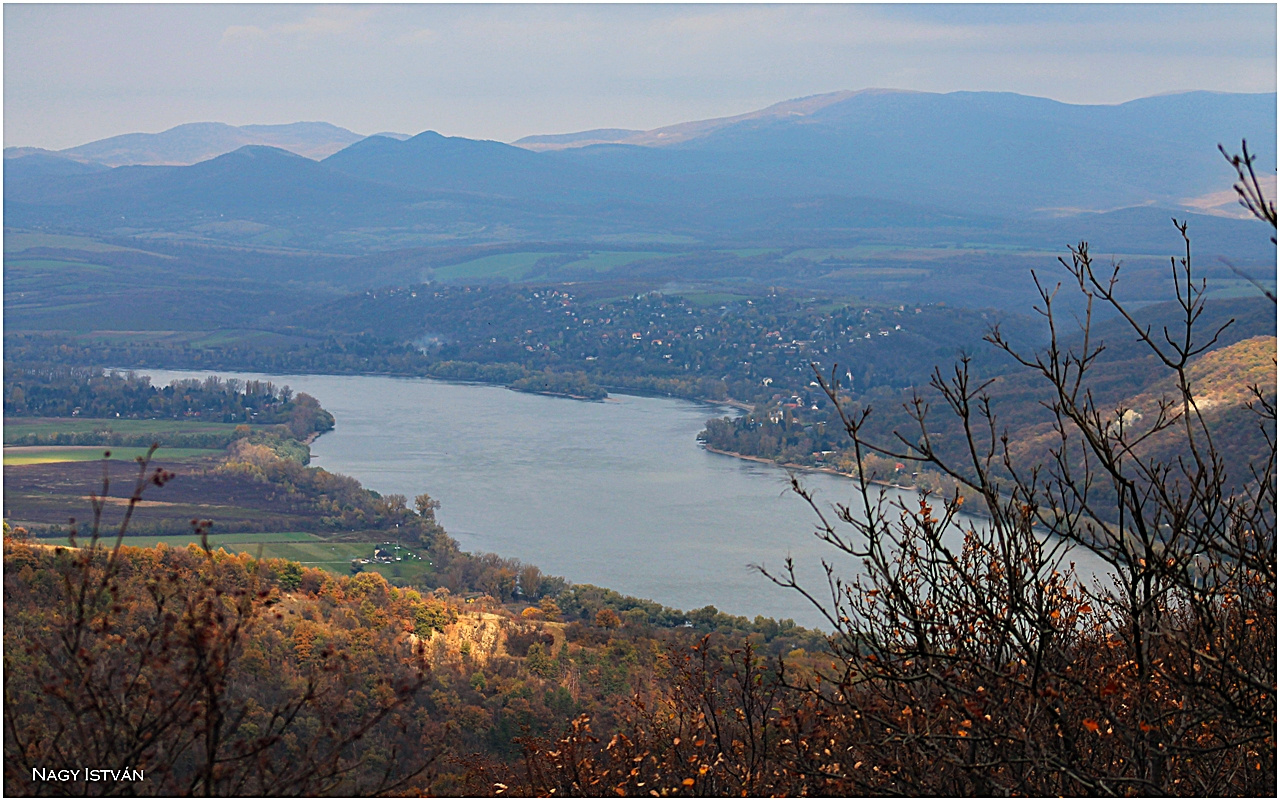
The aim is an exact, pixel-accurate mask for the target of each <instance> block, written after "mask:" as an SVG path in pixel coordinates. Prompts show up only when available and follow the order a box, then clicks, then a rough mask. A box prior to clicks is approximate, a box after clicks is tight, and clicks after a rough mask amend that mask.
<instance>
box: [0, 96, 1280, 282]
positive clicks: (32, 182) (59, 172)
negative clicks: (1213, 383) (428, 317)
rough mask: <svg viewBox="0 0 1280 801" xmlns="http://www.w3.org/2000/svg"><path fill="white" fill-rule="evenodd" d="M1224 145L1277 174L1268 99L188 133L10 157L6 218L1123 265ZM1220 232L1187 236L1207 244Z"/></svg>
mask: <svg viewBox="0 0 1280 801" xmlns="http://www.w3.org/2000/svg"><path fill="white" fill-rule="evenodd" d="M1244 138H1247V139H1248V140H1249V142H1250V147H1251V150H1253V151H1254V152H1256V153H1257V155H1258V158H1259V162H1258V163H1259V166H1260V168H1261V170H1262V172H1263V173H1264V174H1267V175H1269V174H1270V173H1271V172H1273V171H1274V167H1275V163H1276V153H1275V151H1276V95H1275V94H1274V93H1272V94H1225V93H1210V92H1191V93H1185V94H1177V95H1166V96H1159V97H1151V98H1144V99H1141V100H1135V101H1132V102H1129V103H1123V104H1120V105H1113V106H1100V105H1092V106H1091V105H1070V104H1065V103H1059V102H1056V101H1052V100H1047V99H1044V98H1036V97H1027V96H1023V95H1016V94H1008V93H989V92H954V93H949V94H935V93H927V92H899V91H888V90H867V91H861V92H837V93H833V94H827V95H817V96H814V97H809V98H801V99H797V100H792V101H787V102H785V103H780V104H777V105H774V106H771V107H769V108H766V109H762V110H760V111H757V112H753V113H750V114H744V115H739V116H736V117H728V118H722V119H715V120H703V121H697V122H690V123H685V124H682V125H677V126H670V127H667V128H661V129H657V130H654V131H632V130H622V129H600V130H594V131H583V132H579V133H574V134H563V135H550V136H540V137H527V138H525V139H522V140H519V141H517V142H516V143H515V144H504V143H500V142H493V141H481V140H472V139H465V138H461V137H448V136H442V135H440V134H438V133H435V132H432V131H427V132H424V133H421V134H418V135H417V136H413V137H408V138H401V137H399V136H394V135H375V136H371V137H360V136H359V135H357V134H354V133H352V132H351V131H347V130H345V129H341V128H337V127H336V126H331V125H328V124H326V123H298V124H295V125H287V126H243V127H239V128H236V127H233V126H226V125H220V124H217V123H200V124H194V125H188V126H179V127H178V128H175V129H172V130H170V131H166V132H164V133H162V134H130V135H126V136H122V137H112V138H111V139H106V140H102V141H99V142H94V143H90V144H87V145H82V146H80V147H78V148H71V149H69V150H67V151H59V152H57V153H54V152H50V151H42V152H30V151H29V150H25V151H12V152H11V151H6V157H7V158H6V160H5V217H6V225H7V226H18V227H24V228H32V229H42V230H57V231H66V232H80V233H91V234H96V235H113V236H119V235H133V234H139V233H142V234H146V235H148V236H168V237H178V238H181V239H202V240H210V241H220V240H228V239H229V240H233V241H237V240H243V239H244V236H245V232H246V231H252V232H255V233H254V234H253V236H260V235H261V233H262V232H263V231H264V230H269V231H270V232H271V239H272V241H274V242H276V243H279V244H287V245H289V246H292V247H304V248H319V249H339V250H369V249H374V250H376V249H382V248H386V247H388V246H399V245H403V244H404V243H406V242H410V243H414V244H419V245H424V244H431V243H440V242H449V243H457V242H500V241H546V240H556V239H561V240H563V239H579V240H581V239H586V240H594V241H603V240H608V241H628V240H630V241H649V242H653V241H681V242H708V243H715V242H720V243H723V242H727V241H734V242H742V243H760V244H767V243H769V242H786V243H790V244H800V245H803V244H806V243H808V244H812V245H816V244H833V243H838V242H845V243H853V242H857V243H868V242H882V243H889V244H897V245H899V246H905V245H912V244H914V245H920V244H922V243H936V242H937V241H938V240H942V241H951V242H961V243H963V242H969V243H972V242H985V243H988V244H1018V245H1021V246H1040V245H1048V244H1051V245H1053V246H1054V247H1060V246H1061V244H1062V243H1061V242H1060V241H1058V240H1057V237H1058V235H1059V231H1060V230H1061V229H1062V227H1063V226H1062V224H1061V223H1062V221H1066V220H1071V219H1074V218H1078V217H1080V215H1087V217H1088V220H1089V221H1090V223H1089V224H1091V225H1092V224H1095V223H1097V222H1099V221H1100V220H1103V218H1105V220H1106V224H1110V225H1111V226H1112V227H1113V228H1116V230H1117V232H1118V233H1119V234H1120V235H1119V236H1118V238H1117V240H1116V241H1115V243H1114V247H1115V250H1116V252H1128V251H1129V250H1132V249H1133V248H1141V247H1144V246H1145V245H1143V243H1142V239H1143V234H1142V233H1141V232H1140V231H1138V230H1136V227H1135V230H1134V232H1133V233H1132V235H1130V234H1127V233H1125V230H1126V229H1127V228H1128V225H1129V223H1128V222H1125V221H1126V220H1128V221H1130V222H1137V221H1139V220H1142V221H1144V223H1143V224H1145V221H1146V220H1148V219H1155V220H1158V219H1162V218H1163V219H1166V220H1167V218H1168V216H1170V214H1171V213H1177V214H1182V215H1185V214H1187V213H1188V212H1198V211H1203V210H1205V209H1211V210H1212V206H1213V203H1210V202H1206V201H1204V198H1206V197H1215V196H1217V197H1222V198H1223V199H1226V200H1229V199H1230V198H1229V196H1223V195H1221V193H1223V192H1224V191H1226V190H1229V188H1230V184H1231V180H1232V178H1233V177H1234V175H1233V173H1232V172H1231V170H1230V168H1229V167H1228V166H1227V165H1226V164H1225V162H1224V161H1223V158H1222V156H1221V154H1220V153H1219V152H1218V149H1217V148H1218V145H1219V144H1222V145H1225V146H1226V147H1227V148H1228V149H1230V150H1238V148H1239V143H1240V140H1241V139H1244ZM247 139H253V140H254V141H253V142H252V143H245V140H247ZM220 149H223V150H224V152H222V153H219V154H217V155H215V156H214V157H212V158H207V159H204V160H200V161H198V163H194V164H181V163H180V162H182V161H183V160H185V159H189V158H192V157H193V154H198V153H212V152H214V151H217V150H220ZM226 151H230V152H226ZM130 160H133V162H134V163H132V164H127V165H126V162H129V161H130ZM156 164H168V165H169V166H154V165H156ZM113 165H126V166H113ZM139 165H151V166H139ZM174 165H176V166H174ZM1232 209H1234V205H1233V204H1230V203H1228V204H1227V205H1225V206H1221V205H1220V206H1219V208H1218V209H1217V210H1218V211H1230V210H1232ZM1117 221H1119V222H1117ZM1232 224H1233V221H1230V220H1227V219H1219V220H1216V221H1213V220H1212V219H1210V221H1208V222H1204V223H1202V224H1201V226H1200V227H1201V228H1202V229H1213V230H1217V231H1219V233H1211V234H1210V236H1219V237H1220V238H1221V239H1222V241H1223V243H1224V247H1225V245H1226V244H1229V243H1230V241H1231V240H1232V239H1233V238H1234V236H1235V235H1234V234H1233V233H1232V228H1231V226H1232ZM1215 226H1217V228H1215ZM1068 227H1070V226H1068ZM1076 227H1080V226H1076ZM1103 227H1106V226H1105V224H1104V226H1103ZM1068 241H1071V240H1070V239H1069V240H1068ZM1127 249H1128V250H1127ZM1226 252H1227V253H1228V254H1231V253H1233V251H1231V250H1230V249H1229V248H1228V249H1227V250H1226ZM1235 255H1237V256H1240V255H1243V254H1240V253H1236V254H1235ZM1249 255H1250V256H1251V257H1252V256H1257V255H1258V254H1256V253H1251V254H1249ZM1265 255H1266V254H1263V256H1265ZM1270 257H1271V258H1274V252H1272V253H1271V254H1270Z"/></svg>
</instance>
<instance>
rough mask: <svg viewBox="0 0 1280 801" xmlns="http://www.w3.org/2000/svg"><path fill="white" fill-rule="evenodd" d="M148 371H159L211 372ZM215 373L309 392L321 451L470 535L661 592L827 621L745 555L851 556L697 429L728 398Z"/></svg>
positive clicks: (820, 577)
mask: <svg viewBox="0 0 1280 801" xmlns="http://www.w3.org/2000/svg"><path fill="white" fill-rule="evenodd" d="M139 372H144V373H146V374H148V375H150V376H151V377H152V382H153V383H154V384H167V383H169V382H170V381H172V380H174V379H176V378H189V377H201V378H202V377H204V376H205V375H207V373H193V372H189V371H172V370H146V371H139ZM219 375H221V376H223V377H224V378H230V377H236V378H258V379H262V380H271V381H274V382H275V383H276V384H278V385H279V384H287V385H289V386H290V387H292V388H293V389H294V390H297V391H302V392H306V393H308V394H310V395H313V396H315V397H316V398H317V399H318V400H319V401H320V404H321V405H322V406H323V407H324V408H325V409H328V410H329V411H330V412H332V413H333V415H334V417H335V418H336V419H337V425H336V427H335V428H334V430H333V431H330V432H328V433H326V434H324V435H323V436H321V437H319V438H318V439H317V440H316V441H315V442H314V443H313V444H312V446H311V452H312V464H314V465H317V466H320V467H324V468H325V469H327V470H330V471H332V472H336V473H343V474H345V475H349V476H352V477H354V478H356V479H358V480H359V481H360V482H361V483H363V484H364V485H365V486H366V487H369V488H371V489H374V490H377V491H378V492H380V493H383V494H388V493H401V494H403V495H405V496H407V497H408V498H410V499H412V498H413V497H414V496H415V495H417V494H419V493H421V492H427V493H430V495H431V496H432V497H433V498H435V499H437V500H439V501H440V503H441V508H440V511H439V513H438V518H439V520H440V522H441V523H442V524H443V525H444V527H445V528H446V529H447V530H448V532H449V533H450V534H451V535H452V536H453V537H454V538H456V539H457V540H458V542H459V543H460V544H461V545H462V547H463V548H464V549H466V550H471V551H492V552H494V553H497V554H500V555H502V556H514V557H517V558H519V559H521V560H523V561H526V562H530V563H533V564H536V565H538V566H539V567H540V568H542V570H543V572H546V573H551V574H555V575H562V576H564V577H565V578H567V579H569V580H570V581H573V582H576V583H590V584H598V585H601V586H605V587H609V588H611V589H615V590H617V591H619V592H622V593H625V594H628V595H636V596H639V597H642V598H651V599H653V600H655V601H658V602H660V603H662V604H665V605H667V606H674V607H677V608H681V609H694V608H699V607H703V606H706V605H709V604H710V605H714V606H715V607H717V608H718V609H720V610H721V611H725V612H729V613H732V614H736V615H747V616H749V617H754V616H756V615H765V616H767V617H775V618H792V619H794V620H795V621H796V622H798V623H801V624H803V625H809V626H819V625H822V619H821V617H820V615H819V614H818V613H817V612H816V611H815V610H814V609H813V608H812V607H811V606H810V605H809V603H808V602H807V601H805V600H804V599H803V598H802V597H801V596H800V595H799V594H798V593H796V592H795V591H792V590H785V589H782V588H779V587H776V586H774V585H773V584H771V583H770V582H769V580H768V579H766V578H765V577H764V576H762V575H761V574H760V572H759V571H758V570H756V569H754V568H753V567H751V566H752V565H761V566H763V567H765V568H768V569H770V570H772V571H781V569H782V566H783V562H784V560H785V559H786V557H787V556H788V555H790V556H791V557H792V558H793V559H794V560H795V562H796V564H797V570H798V572H799V573H800V575H801V577H802V578H803V579H804V580H805V583H806V586H812V587H813V588H814V589H815V590H818V589H821V588H822V587H823V586H825V576H824V573H823V569H822V566H821V562H822V560H823V559H824V558H826V559H829V560H835V563H836V565H837V569H838V571H839V572H840V574H842V575H846V576H852V575H853V574H854V573H855V572H856V569H857V565H855V564H851V563H850V561H849V560H848V559H847V558H844V559H843V560H842V558H841V555H840V554H839V553H837V552H836V551H835V550H834V549H833V548H831V546H829V545H826V544H824V543H822V542H819V541H818V540H817V538H816V537H815V536H814V535H813V530H814V529H813V524H814V517H813V513H812V511H811V510H810V509H809V508H808V506H807V505H806V504H805V503H804V501H803V500H801V499H800V498H799V497H797V496H795V495H794V494H793V493H792V492H791V491H790V489H789V487H788V476H787V472H786V471H784V470H782V469H779V468H777V467H773V466H771V465H765V464H760V463H755V462H749V461H744V460H741V459H736V458H734V457H730V456H722V455H719V454H714V453H709V452H707V451H705V450H703V449H702V448H701V447H700V446H699V445H698V443H697V441H696V436H697V433H698V432H699V431H700V430H701V429H702V427H703V425H704V423H705V422H706V420H707V418H708V417H713V416H720V415H726V414H733V413H734V412H733V410H731V409H728V408H724V407H716V406H710V405H706V404H699V403H693V402H689V401H683V400H674V399H668V398H647V397H636V396H630V395H614V396H612V397H611V398H610V400H608V401H605V402H601V403H590V402H584V401H575V400H569V399H564V398H552V397H546V396H542V395H532V394H527V393H521V392H513V391H511V390H507V389H503V388H501V387H494V386H486V385H477V384H458V383H450V382H443V381H435V380H431V379H424V378H389V377H379V376H313V375H307V376H303V375H262V374H252V373H229V372H221V373H219ZM802 481H803V483H804V484H805V485H806V486H807V487H809V488H810V489H812V490H813V491H814V492H815V493H816V495H817V499H818V500H819V501H820V502H821V503H822V504H824V505H825V506H830V505H831V504H832V503H835V502H845V503H849V502H852V501H853V499H854V484H853V482H851V481H849V480H848V479H845V478H841V477H839V476H832V475H827V474H819V473H809V474H805V475H804V476H803V477H802ZM823 627H824V628H825V626H823Z"/></svg>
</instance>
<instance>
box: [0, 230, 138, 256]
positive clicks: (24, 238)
mask: <svg viewBox="0 0 1280 801" xmlns="http://www.w3.org/2000/svg"><path fill="white" fill-rule="evenodd" d="M35 248H50V249H52V250H79V251H83V252H85V253H119V252H140V251H137V250H136V249H135V248H126V247H121V246H120V245H110V244H107V243H106V242H99V241H97V240H96V239H90V238H89V237H86V236H70V235H67V234H43V233H25V232H23V233H19V232H13V233H9V232H6V233H5V235H4V252H5V253H22V252H24V251H27V250H33V249H35Z"/></svg>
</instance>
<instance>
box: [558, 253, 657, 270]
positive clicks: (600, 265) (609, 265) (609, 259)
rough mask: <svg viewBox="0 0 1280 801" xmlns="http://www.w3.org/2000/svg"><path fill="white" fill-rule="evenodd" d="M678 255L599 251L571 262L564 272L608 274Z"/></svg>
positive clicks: (564, 268) (565, 266)
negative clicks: (578, 271)
mask: <svg viewBox="0 0 1280 801" xmlns="http://www.w3.org/2000/svg"><path fill="white" fill-rule="evenodd" d="M674 255H676V254H673V253H663V252H660V251H652V250H649V251H597V252H592V253H588V254H587V257H586V258H585V259H578V260H577V261H571V262H569V263H568V264H566V265H564V267H562V268H561V269H563V270H594V271H595V272H598V273H601V272H607V271H609V270H613V269H616V268H618V267H625V266H626V265H628V264H634V263H635V262H638V261H650V260H654V259H664V258H670V257H672V256H674Z"/></svg>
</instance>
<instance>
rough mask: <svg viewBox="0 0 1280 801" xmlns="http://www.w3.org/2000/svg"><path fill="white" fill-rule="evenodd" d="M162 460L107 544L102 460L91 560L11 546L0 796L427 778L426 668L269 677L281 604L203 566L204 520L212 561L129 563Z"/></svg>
mask: <svg viewBox="0 0 1280 801" xmlns="http://www.w3.org/2000/svg"><path fill="white" fill-rule="evenodd" d="M154 451H155V447H154V446H153V447H152V449H151V451H150V452H149V453H148V454H147V456H146V457H145V458H143V457H139V459H138V463H139V465H138V474H137V479H136V483H135V487H134V490H133V493H132V495H131V496H130V497H129V500H128V503H127V507H126V511H125V514H124V517H123V520H122V521H121V523H120V524H119V526H118V529H117V531H116V532H115V535H114V542H113V543H111V544H110V545H108V546H106V547H103V545H102V542H101V540H102V527H103V524H102V513H103V508H104V505H105V503H106V499H108V497H109V496H108V492H107V491H108V489H109V486H110V483H109V481H110V480H109V476H107V475H106V461H105V460H104V476H103V484H102V492H101V494H100V495H93V496H91V501H92V504H93V520H92V525H91V529H90V532H89V537H88V542H87V543H85V544H84V547H81V548H79V549H74V550H73V549H66V548H57V549H53V548H49V547H47V546H40V545H35V544H31V543H24V542H20V541H6V551H8V552H7V553H6V566H7V567H8V568H9V569H10V570H12V571H13V572H15V573H16V574H17V575H13V576H12V577H11V576H6V582H5V610H6V619H5V623H6V632H5V640H6V647H5V654H4V666H5V673H4V718H5V733H4V737H5V792H6V793H7V794H10V795H15V794H33V795H71V796H85V795H137V794H144V795H204V796H232V795H318V794H323V793H340V794H361V795H377V794H382V793H387V792H394V791H395V790H397V789H401V788H404V787H406V786H407V785H409V784H410V783H411V782H413V781H414V780H415V779H417V778H418V777H419V776H421V775H422V774H423V772H424V771H425V770H426V769H427V768H428V767H429V766H430V765H431V762H432V759H433V755H432V753H431V752H430V751H429V750H424V749H422V748H421V746H420V743H419V735H420V732H419V731H417V729H418V728H420V727H419V726H418V725H417V724H416V723H415V722H414V721H413V720H412V717H411V715H406V714H405V713H406V706H407V704H409V702H411V701H412V700H413V698H414V695H415V693H416V692H417V690H418V689H419V688H420V687H421V686H422V684H423V682H424V676H423V674H422V672H421V669H420V668H418V667H415V666H414V665H411V664H409V663H408V662H407V661H406V660H387V659H381V660H378V663H377V664H372V663H370V664H356V663H354V660H353V659H352V658H351V657H352V655H351V654H349V653H343V652H339V651H338V650H337V649H335V648H332V647H323V648H320V647H317V648H316V651H315V653H312V654H307V655H306V658H305V659H300V660H297V661H296V662H281V663H280V664H274V665H273V664H271V662H272V660H271V658H270V646H271V645H272V644H273V641H275V642H274V644H275V645H279V644H280V643H279V642H278V641H279V640H280V637H279V635H278V634H277V633H276V632H275V631H274V630H273V629H272V627H271V625H270V624H271V622H273V619H274V620H279V619H280V617H281V615H280V614H279V610H278V608H277V605H279V604H281V603H282V602H283V601H284V599H283V598H282V597H281V594H280V592H279V590H278V589H277V588H276V587H274V586H272V585H271V584H270V582H268V581H267V580H266V577H265V575H264V574H263V571H264V570H265V569H266V568H265V566H264V565H263V564H262V563H261V561H256V562H254V561H252V560H247V559H245V558H239V557H234V556H229V555H227V554H225V553H219V554H214V553H212V552H211V551H210V549H209V547H208V539H207V527H208V524H207V521H192V523H193V525H194V526H195V527H196V531H195V533H196V535H197V537H198V538H199V539H200V540H201V542H202V543H203V548H201V549H196V548H194V547H193V548H191V549H160V550H151V551H138V550H137V549H125V550H122V543H123V539H124V535H125V532H126V530H127V528H128V525H129V521H130V518H131V516H132V513H133V511H134V509H135V508H136V507H137V505H138V503H139V502H140V501H141V500H142V494H143V490H144V489H145V488H146V487H147V486H150V485H155V486H160V485H163V484H164V483H165V482H166V481H167V480H169V478H171V474H168V473H166V472H165V471H163V470H160V469H154V470H152V471H151V472H150V473H148V463H149V461H150V458H151V454H152V453H154ZM73 531H74V527H73ZM74 537H75V535H74V534H73V542H74ZM50 562H51V564H50ZM33 565H34V566H37V567H38V568H39V569H38V570H33V569H32V566H33ZM6 572H9V571H8V570H7V571H6ZM10 578H13V579H17V580H13V581H11V580H9V579H10ZM386 650H390V649H386ZM377 653H378V652H377V651H376V650H375V651H372V652H370V653H368V654H365V655H363V656H362V657H361V658H363V659H365V660H372V659H374V656H375V654H377ZM393 653H394V652H393ZM383 655H384V656H385V655H386V651H384V652H383ZM64 770H76V771H77V772H76V774H75V775H74V777H71V778H67V777H66V776H63V775H59V774H60V772H61V771H64ZM90 770H92V771H95V773H92V774H91V773H90V772H89V771H90ZM46 776H48V777H49V778H48V779H46ZM54 776H58V778H53V777H54Z"/></svg>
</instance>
